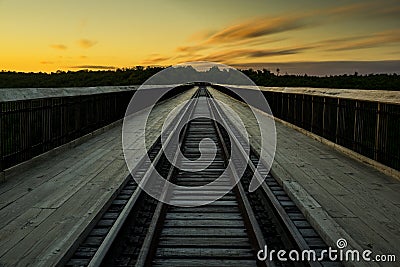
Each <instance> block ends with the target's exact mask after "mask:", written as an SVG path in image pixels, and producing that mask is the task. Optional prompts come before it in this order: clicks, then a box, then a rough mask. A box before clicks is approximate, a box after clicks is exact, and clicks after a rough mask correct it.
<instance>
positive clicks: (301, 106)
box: [216, 86, 400, 170]
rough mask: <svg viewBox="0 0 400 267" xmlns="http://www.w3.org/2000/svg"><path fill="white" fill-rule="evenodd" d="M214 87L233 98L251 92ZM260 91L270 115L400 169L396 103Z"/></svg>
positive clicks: (399, 109)
mask: <svg viewBox="0 0 400 267" xmlns="http://www.w3.org/2000/svg"><path fill="white" fill-rule="evenodd" d="M216 88H217V89H219V90H220V91H223V92H224V93H226V94H229V95H231V96H233V97H235V98H239V97H238V95H237V94H235V93H234V92H235V91H238V90H242V92H241V94H247V95H251V94H255V91H254V90H249V89H245V88H230V90H228V89H226V87H222V86H217V87H216ZM262 92H263V94H264V96H265V98H266V99H267V101H268V104H269V106H270V108H271V111H272V115H273V116H275V117H277V118H279V119H282V120H284V121H287V122H289V123H291V124H294V125H296V126H298V127H301V128H303V129H305V130H307V131H309V132H312V133H314V134H316V135H319V136H321V137H324V138H325V139H328V140H330V141H332V142H334V143H336V144H338V145H341V146H343V147H345V148H348V149H351V150H353V151H355V152H357V153H359V154H361V155H363V156H366V157H368V158H370V159H373V160H375V161H377V162H380V163H382V164H384V165H386V166H389V167H391V168H393V169H396V170H400V104H398V103H393V102H392V103H389V102H383V101H380V100H378V99H377V100H365V99H349V98H341V97H338V96H330V95H312V94H307V93H293V92H290V93H289V92H285V91H277V90H268V89H267V88H264V89H263V90H262ZM361 93H362V92H361ZM257 108H259V109H261V110H264V111H266V110H265V107H262V106H259V107H257Z"/></svg>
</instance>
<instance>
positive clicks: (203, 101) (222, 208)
mask: <svg viewBox="0 0 400 267" xmlns="http://www.w3.org/2000/svg"><path fill="white" fill-rule="evenodd" d="M211 97H212V96H211V95H210V94H209V92H208V90H207V89H206V87H203V86H201V87H200V88H199V89H198V90H197V92H196V94H195V95H194V96H193V99H194V101H192V102H189V103H187V104H186V106H185V107H184V109H185V112H184V113H183V115H181V116H180V117H179V118H176V120H177V121H176V123H171V125H172V126H171V127H170V128H168V129H167V131H169V132H168V133H169V135H171V133H172V132H173V131H175V130H176V129H178V127H177V126H176V127H173V125H179V123H181V122H185V121H188V120H189V119H191V118H195V119H193V120H191V121H190V122H189V123H187V124H185V126H184V127H183V130H182V133H181V138H180V140H179V144H175V143H173V142H172V141H169V139H167V141H166V143H167V146H168V145H169V146H171V147H172V149H173V150H174V149H175V150H176V149H178V148H179V147H181V151H182V153H183V155H184V156H185V157H186V158H188V159H190V160H198V159H199V157H200V156H202V157H201V159H202V160H204V161H211V162H212V163H211V164H210V165H209V166H208V167H207V168H206V169H205V170H202V171H198V172H190V171H184V170H181V169H178V168H176V167H175V166H174V165H175V164H171V162H170V161H169V160H168V159H167V158H166V157H165V155H164V152H163V150H162V149H161V141H160V138H159V139H158V140H157V141H156V142H155V144H154V145H153V146H152V147H151V149H150V150H149V157H150V159H151V161H152V162H153V164H154V165H155V166H156V168H155V169H157V171H158V172H159V173H160V174H161V175H162V176H163V177H164V178H165V179H166V180H169V181H171V182H173V183H174V184H176V185H180V186H188V187H193V188H194V189H193V190H189V191H188V190H170V189H168V188H166V187H165V186H164V184H153V185H152V186H153V187H155V188H158V190H159V192H160V194H161V195H162V196H163V197H165V198H168V199H169V200H170V201H171V204H177V205H178V206H176V205H168V204H164V203H163V202H157V201H156V200H154V199H153V198H152V197H150V196H148V195H147V194H146V193H145V192H143V191H142V190H141V188H140V187H138V186H137V184H136V183H135V180H134V179H133V178H132V176H129V177H127V179H126V181H125V182H124V183H123V184H122V186H121V187H120V189H119V190H117V193H116V194H115V196H114V197H113V198H112V199H111V200H110V202H109V203H108V204H107V205H106V206H105V207H104V210H103V211H102V212H101V213H100V214H99V216H98V217H97V218H96V220H95V221H94V222H93V223H92V224H91V226H90V228H88V230H87V231H86V233H84V235H83V236H82V238H81V240H78V241H77V243H76V245H75V246H74V247H73V248H72V249H71V251H70V252H69V253H68V254H67V257H66V259H65V260H64V262H60V264H65V265H66V266H100V265H103V266H306V265H311V266H325V265H326V266H328V265H329V266H339V265H340V264H339V263H335V262H329V261H320V262H313V261H311V262H296V263H295V262H278V261H268V260H266V261H258V260H257V252H258V251H259V250H260V249H263V248H264V246H265V245H268V249H275V250H279V249H285V250H287V251H288V250H290V249H296V250H298V251H302V250H306V249H313V250H315V251H317V252H319V251H321V250H322V249H326V248H327V246H326V244H325V243H324V242H323V240H322V239H321V238H320V237H319V235H318V234H317V233H316V232H315V231H314V229H313V228H312V227H311V225H310V224H309V223H308V222H307V220H306V219H305V217H304V216H303V215H302V213H301V212H300V210H299V209H298V208H297V207H296V205H295V204H294V202H293V201H292V200H291V199H290V198H289V197H288V196H287V195H286V193H285V191H284V190H283V188H282V187H281V186H280V185H279V183H277V181H276V180H275V179H274V178H273V177H272V176H271V175H270V174H269V172H268V170H267V169H266V168H265V167H263V166H264V165H265V164H263V162H261V163H262V164H261V168H260V167H259V168H258V169H257V170H256V168H255V166H257V164H258V162H259V161H260V159H259V155H258V154H257V152H256V151H255V150H253V149H251V151H250V160H248V159H247V158H246V161H245V162H247V166H242V167H244V168H246V171H245V172H244V175H243V177H239V175H238V174H237V173H236V171H235V168H231V167H230V166H228V162H229V159H230V151H231V149H232V148H236V149H237V150H235V151H239V152H240V153H242V154H243V157H246V155H245V153H244V151H243V148H242V147H243V144H244V142H245V140H244V139H243V137H242V135H241V134H240V132H239V131H238V129H237V128H236V127H235V126H234V125H233V124H232V122H231V121H230V120H229V118H228V117H227V115H226V114H225V113H224V112H223V111H222V109H221V107H219V106H218V105H217V104H216V103H215V102H214V101H210V99H211ZM217 121H219V122H221V123H218V122H217ZM230 137H231V138H230ZM204 138H209V139H211V140H212V141H213V142H212V144H211V143H210V142H208V143H205V144H204V143H203V144H202V146H201V147H202V154H200V150H199V144H200V142H201V141H202V140H204ZM232 140H233V141H232ZM231 141H232V142H231ZM168 142H169V143H168ZM213 149H216V154H215V155H214V153H211V151H213ZM175 150H174V151H175ZM208 151H210V153H208ZM214 156H215V157H214ZM179 160H180V159H179V157H177V156H176V157H174V161H175V162H173V163H176V162H177V161H179ZM150 164H151V162H149V161H146V160H145V159H143V160H142V161H141V162H140V164H139V165H138V167H137V168H136V169H135V170H134V171H133V172H132V175H133V176H137V178H140V179H141V181H146V180H147V179H150V178H151V176H152V175H154V173H153V171H152V169H151V168H150V169H149V166H150ZM185 164H186V166H183V167H184V168H183V169H186V168H189V169H190V164H192V163H190V162H189V163H185ZM236 164H240V162H237V163H236ZM227 168H228V169H227ZM226 169H227V173H228V175H226V176H223V177H221V178H219V177H220V176H221V174H222V173H223V172H224V171H225V170H226ZM253 174H255V175H256V177H257V178H258V179H263V178H264V177H266V179H265V182H264V183H263V184H262V186H260V187H259V189H257V190H256V191H255V192H253V193H248V191H247V189H248V187H249V184H250V179H251V178H252V177H253ZM217 178H219V179H218V182H217V183H214V184H213V186H209V187H208V188H207V190H206V191H205V190H196V187H198V186H202V185H206V184H208V183H211V182H213V181H215V180H216V179H217ZM240 178H242V179H241V180H240V182H239V183H237V184H236V185H235V186H234V187H233V189H231V188H232V186H231V185H232V183H234V181H237V180H239V179H240ZM221 192H228V193H227V194H225V195H224V196H223V197H221V198H219V199H217V200H216V201H214V202H212V203H210V204H207V205H202V206H196V207H192V206H193V204H196V203H198V202H199V203H200V202H201V201H204V200H206V199H207V198H210V199H212V198H213V197H214V196H215V195H216V194H219V193H221ZM185 205H187V206H191V207H182V206H185Z"/></svg>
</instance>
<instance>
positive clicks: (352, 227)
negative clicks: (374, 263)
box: [211, 90, 400, 266]
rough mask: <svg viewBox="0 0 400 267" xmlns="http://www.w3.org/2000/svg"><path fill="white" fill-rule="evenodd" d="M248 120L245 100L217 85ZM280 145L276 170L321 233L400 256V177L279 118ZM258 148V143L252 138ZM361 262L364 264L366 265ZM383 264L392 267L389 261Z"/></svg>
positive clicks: (333, 240) (222, 97)
mask: <svg viewBox="0 0 400 267" xmlns="http://www.w3.org/2000/svg"><path fill="white" fill-rule="evenodd" d="M211 92H212V94H213V95H214V97H216V98H217V99H218V100H221V101H223V102H224V103H226V104H228V105H229V106H230V107H231V108H232V109H233V110H234V111H235V112H237V114H239V116H240V117H241V119H242V120H243V122H244V123H245V124H246V128H247V130H248V131H249V133H250V134H252V131H253V132H254V129H255V128H256V127H254V125H252V123H254V122H253V121H249V120H248V119H247V118H250V117H251V116H250V115H249V111H250V110H249V109H248V108H246V107H245V106H244V105H243V104H242V103H240V102H238V101H237V100H234V99H232V98H231V97H228V96H226V95H222V94H221V93H219V92H216V91H215V90H212V91H211ZM275 124H276V131H277V148H276V154H275V161H274V164H273V165H272V173H273V174H275V177H276V178H278V180H279V182H280V183H281V184H284V188H285V190H286V191H287V192H288V194H289V195H291V196H292V197H295V198H296V201H295V202H296V203H297V204H298V205H299V206H300V207H301V210H302V212H303V213H305V215H306V217H307V218H308V219H309V220H310V221H311V223H312V224H313V226H314V227H315V228H316V229H317V230H318V231H319V232H320V234H321V235H322V236H323V238H324V239H325V241H327V242H328V244H330V245H331V246H333V248H336V245H335V243H336V240H337V239H338V238H346V239H348V240H347V241H348V243H349V245H351V246H352V247H354V248H357V249H370V250H371V251H372V252H373V255H376V254H395V255H396V258H397V259H398V258H399V257H400V247H399V246H398V244H399V243H400V220H399V218H400V181H399V180H397V179H395V178H393V177H389V176H387V175H385V174H383V173H381V172H379V171H378V170H376V169H374V168H372V167H371V166H368V165H366V164H363V163H361V162H360V161H357V160H355V159H353V158H350V157H349V156H346V155H344V154H342V153H340V152H339V151H337V150H335V149H333V148H331V147H329V146H327V145H324V144H322V143H321V142H318V141H316V140H315V139H313V138H310V137H308V136H306V135H304V134H303V133H300V132H299V131H296V130H294V129H293V128H291V127H287V126H286V125H284V124H282V123H280V122H276V123H275ZM253 145H254V146H255V147H257V146H258V145H259V144H257V143H253ZM363 264H365V262H364V263H362V264H361V265H360V266H363ZM385 266H391V264H390V263H385Z"/></svg>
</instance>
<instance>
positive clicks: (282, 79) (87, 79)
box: [0, 66, 400, 90]
mask: <svg viewBox="0 0 400 267" xmlns="http://www.w3.org/2000/svg"><path fill="white" fill-rule="evenodd" d="M164 69H165V68H164V67H142V66H137V67H134V68H126V69H117V70H98V71H94V70H79V71H57V72H52V73H43V72H38V73H34V72H30V73H24V72H13V71H2V72H0V88H25V87H27V88H28V87H29V88H42V87H43V88H52V87H88V86H125V85H138V84H142V83H144V82H145V81H146V80H147V79H149V78H150V77H151V76H153V75H154V74H156V73H158V72H159V71H161V70H164ZM241 72H242V73H243V74H245V75H246V76H248V77H249V78H250V79H251V80H252V81H253V82H254V83H255V84H257V85H260V86H277V87H321V88H346V89H375V90H400V76H399V75H397V74H395V73H394V74H368V75H359V74H358V73H357V72H356V73H354V74H352V75H348V74H343V75H330V76H324V77H321V76H309V75H307V74H304V75H289V74H284V75H280V74H279V72H280V71H278V70H277V71H276V73H273V72H271V71H270V70H267V69H263V70H253V69H245V70H241ZM206 74H208V75H209V76H210V74H212V75H215V76H218V77H225V78H226V81H227V83H229V82H232V83H236V80H235V79H234V78H235V77H233V78H232V77H231V76H233V74H232V71H229V70H226V69H225V70H220V69H218V68H217V67H213V68H211V69H210V70H208V72H197V71H196V70H194V69H193V68H192V67H182V69H181V70H180V72H176V71H175V72H174V75H175V76H176V77H175V78H176V81H179V80H180V79H179V77H178V76H180V75H185V77H187V79H190V78H193V79H194V80H199V79H201V78H202V77H207V75H206Z"/></svg>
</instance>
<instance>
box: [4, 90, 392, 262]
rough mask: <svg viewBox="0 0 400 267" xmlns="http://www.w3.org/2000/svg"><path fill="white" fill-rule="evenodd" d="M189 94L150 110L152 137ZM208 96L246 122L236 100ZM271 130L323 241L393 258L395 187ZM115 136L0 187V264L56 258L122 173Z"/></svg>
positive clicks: (299, 138)
mask: <svg viewBox="0 0 400 267" xmlns="http://www.w3.org/2000/svg"><path fill="white" fill-rule="evenodd" d="M191 93H193V92H188V93H185V94H183V95H180V96H178V97H177V98H175V99H174V100H171V101H167V102H165V103H163V104H162V105H160V106H159V107H158V108H156V110H155V112H154V115H155V116H154V117H153V118H152V119H150V121H149V126H150V127H151V128H152V129H153V130H154V136H152V138H154V139H155V138H156V131H157V130H159V129H160V127H161V124H162V122H163V119H164V117H165V115H167V114H166V113H167V112H165V109H171V108H172V107H174V106H176V104H177V103H178V102H180V101H183V100H184V99H187V98H188V97H189V95H190V94H191ZM214 93H215V92H214ZM215 96H217V98H218V99H221V100H227V99H229V101H225V102H226V103H227V104H229V105H231V107H232V108H233V109H234V110H235V111H236V112H237V113H238V114H241V115H242V117H243V118H246V117H249V116H248V114H246V112H248V111H247V110H246V109H245V108H244V107H243V106H242V105H241V104H240V103H239V102H237V101H236V100H233V99H231V98H229V97H227V96H224V95H219V94H217V93H215ZM140 116H141V115H140V114H139V115H138V119H140V118H141V117H140ZM142 119H143V118H142ZM245 121H246V120H245ZM249 126H250V128H249V129H250V131H251V125H249ZM276 127H277V137H278V143H277V151H276V156H275V163H274V165H273V171H274V173H275V175H276V176H277V177H276V178H278V179H279V180H280V181H281V183H282V184H284V186H285V189H286V190H287V191H288V193H289V194H290V195H292V196H294V197H296V202H297V203H298V204H299V205H300V206H301V209H302V211H303V212H304V213H305V214H306V216H307V217H308V218H309V219H310V221H311V222H312V223H313V224H314V225H317V227H316V228H317V229H318V230H319V231H320V232H321V234H322V235H323V236H324V238H326V240H331V241H332V242H335V241H336V239H337V238H339V237H343V238H346V239H348V241H349V245H351V246H353V247H355V248H364V249H371V250H372V251H373V252H374V253H375V254H376V253H389V254H396V255H397V256H398V255H400V253H399V251H400V248H399V246H398V244H399V241H400V230H399V229H400V227H399V226H400V222H399V220H398V218H399V215H400V194H399V192H400V181H398V180H396V179H393V178H391V177H388V176H386V175H384V174H382V173H380V172H378V171H377V170H375V169H373V168H371V167H369V166H367V165H365V164H362V163H360V162H358V161H355V160H353V159H351V158H349V157H348V156H345V155H343V154H341V153H339V152H337V151H336V150H334V149H332V148H330V147H328V146H326V145H323V144H321V143H320V142H318V141H316V140H314V139H312V138H310V137H307V136H305V135H303V134H301V133H299V132H297V131H296V130H294V129H291V128H289V127H286V126H284V125H282V124H280V123H276ZM139 132H140V131H139ZM120 133H121V127H120V126H117V127H115V128H112V129H110V130H108V131H106V132H105V133H103V134H101V135H99V136H96V137H94V138H92V139H90V140H88V141H87V142H85V143H83V144H81V145H79V146H76V147H75V148H71V149H69V150H67V151H65V152H62V153H60V154H58V155H57V156H55V157H53V158H50V159H48V160H47V161H44V162H41V163H39V164H37V165H36V166H34V167H32V168H30V169H29V170H26V171H23V172H21V173H19V174H17V175H15V176H14V177H10V178H9V179H8V180H7V181H6V182H5V183H3V184H1V185H0V217H1V218H2V220H1V221H0V265H1V264H4V265H9V266H12V265H17V264H20V265H26V264H28V263H34V264H42V265H46V266H49V265H52V264H55V263H56V262H57V261H58V260H59V259H60V258H61V257H62V255H63V253H64V252H65V250H66V249H67V248H68V247H69V246H70V245H71V244H72V243H73V241H74V240H75V239H76V238H77V237H78V236H79V235H80V234H81V233H82V231H83V229H84V228H85V227H86V225H87V224H88V223H89V221H90V219H91V218H93V217H94V216H95V214H96V212H97V211H99V210H100V208H101V207H102V205H103V204H104V203H105V202H106V200H107V199H108V198H109V197H110V195H111V194H112V193H113V191H114V190H115V189H116V188H117V187H118V185H119V184H120V183H121V181H122V180H123V179H124V178H125V177H126V175H127V174H128V170H127V168H126V166H125V162H124V159H123V155H122V151H121V136H120ZM139 137H140V136H139V135H138V138H139ZM255 145H257V144H255ZM332 242H331V243H332Z"/></svg>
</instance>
